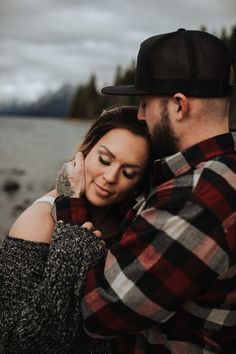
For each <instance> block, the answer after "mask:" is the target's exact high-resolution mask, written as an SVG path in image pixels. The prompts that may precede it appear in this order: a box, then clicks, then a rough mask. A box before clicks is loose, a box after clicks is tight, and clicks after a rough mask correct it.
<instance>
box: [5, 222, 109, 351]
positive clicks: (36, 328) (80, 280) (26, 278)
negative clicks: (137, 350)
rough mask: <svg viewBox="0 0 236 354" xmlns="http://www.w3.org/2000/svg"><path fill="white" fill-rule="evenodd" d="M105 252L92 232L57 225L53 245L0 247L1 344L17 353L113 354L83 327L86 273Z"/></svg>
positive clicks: (13, 241) (12, 241)
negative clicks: (81, 309) (82, 308)
mask: <svg viewBox="0 0 236 354" xmlns="http://www.w3.org/2000/svg"><path fill="white" fill-rule="evenodd" d="M105 254H106V248H105V246H104V244H103V242H101V241H100V240H99V239H97V238H96V237H95V236H94V235H93V234H92V233H91V232H90V231H88V230H86V229H84V228H81V227H79V226H78V225H72V224H58V226H57V228H56V229H55V232H54V235H53V242H52V244H51V245H50V246H49V245H47V244H44V243H37V242H30V241H24V240H20V239H15V238H12V237H7V238H6V239H5V240H4V242H3V245H2V247H1V248H0V342H1V343H2V344H3V346H4V352H5V353H6V354H7V353H12V354H13V353H14V354H18V353H19V354H20V353H21V354H24V353H28V354H29V353H38V354H41V353H50V354H54V353H55V354H73V353H80V354H84V353H86V354H88V353H102V354H110V353H112V350H111V347H112V341H109V340H93V339H91V338H90V337H88V336H87V335H86V334H85V333H84V331H83V327H82V319H81V312H80V300H81V296H82V291H83V285H84V281H85V278H86V274H87V271H88V269H89V268H90V267H92V266H93V265H94V264H95V263H96V262H98V261H99V260H101V259H103V258H104V256H105Z"/></svg>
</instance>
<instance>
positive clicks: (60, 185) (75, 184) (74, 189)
mask: <svg viewBox="0 0 236 354" xmlns="http://www.w3.org/2000/svg"><path fill="white" fill-rule="evenodd" d="M56 190H57V193H58V194H59V195H62V194H63V195H67V196H69V197H75V198H79V197H81V195H83V194H84V191H85V174H84V156H83V154H82V152H80V151H79V152H77V154H76V155H75V158H74V160H72V161H69V162H66V163H64V165H63V166H62V169H61V170H60V171H59V173H58V176H57V180H56Z"/></svg>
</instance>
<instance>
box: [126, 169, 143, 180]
mask: <svg viewBox="0 0 236 354" xmlns="http://www.w3.org/2000/svg"><path fill="white" fill-rule="evenodd" d="M123 175H124V176H125V177H126V178H128V179H133V178H135V177H137V176H139V175H140V171H128V170H123Z"/></svg>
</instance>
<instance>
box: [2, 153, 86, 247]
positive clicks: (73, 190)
mask: <svg viewBox="0 0 236 354" xmlns="http://www.w3.org/2000/svg"><path fill="white" fill-rule="evenodd" d="M84 189H85V177H84V158H83V154H82V153H81V152H78V153H77V154H76V156H75V158H74V160H72V161H69V162H66V163H64V164H63V166H62V168H61V170H60V171H59V173H58V176H57V180H56V189H55V190H53V191H51V192H49V193H47V194H46V196H47V195H49V196H53V197H57V196H58V195H61V194H63V195H65V196H71V197H80V196H81V195H83V193H84ZM51 211H52V205H51V204H50V203H48V202H38V203H36V204H32V205H31V206H30V207H29V208H27V209H26V210H25V211H24V212H23V213H22V214H21V215H20V216H19V217H18V219H17V220H16V221H15V223H14V224H13V226H12V227H11V229H10V231H9V234H10V235H11V236H12V237H15V238H20V239H24V240H28V241H37V242H46V243H50V242H51V240H52V234H53V231H54V228H55V222H54V219H53V217H52V215H51Z"/></svg>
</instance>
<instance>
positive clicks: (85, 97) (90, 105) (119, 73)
mask: <svg viewBox="0 0 236 354" xmlns="http://www.w3.org/2000/svg"><path fill="white" fill-rule="evenodd" d="M201 30H204V31H207V28H206V27H202V28H201ZM218 37H219V38H220V39H221V40H222V41H223V42H224V43H225V45H226V46H227V47H228V48H229V49H230V51H231V52H232V54H233V56H234V57H235V58H236V26H234V27H233V28H232V30H231V32H230V33H229V34H227V32H226V30H225V29H222V31H221V34H220V36H218ZM135 66H136V62H135V60H132V62H131V63H130V65H129V66H128V67H127V68H122V67H121V66H118V67H117V68H116V70H115V75H114V81H113V83H111V85H130V84H133V82H134V72H135ZM235 98H236V94H235V93H234V94H233V97H232V105H231V106H232V107H231V111H232V114H233V116H234V118H233V119H234V120H235V121H236V102H235V101H236V99H235ZM138 102H139V99H138V98H137V97H132V96H111V95H103V94H101V93H100V90H98V88H97V78H96V75H95V74H91V76H90V78H89V80H88V81H87V82H86V83H85V84H83V85H80V86H78V88H77V90H76V92H75V95H74V97H73V99H72V104H71V109H70V113H69V116H70V117H71V118H88V119H91V118H94V117H96V116H97V115H98V114H99V113H100V112H101V111H102V110H103V109H104V108H105V107H109V106H113V105H121V104H122V105H137V104H138Z"/></svg>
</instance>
